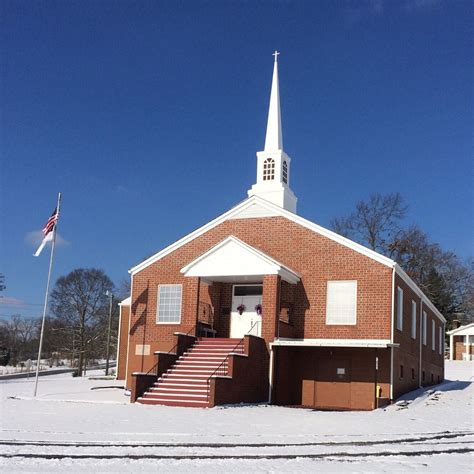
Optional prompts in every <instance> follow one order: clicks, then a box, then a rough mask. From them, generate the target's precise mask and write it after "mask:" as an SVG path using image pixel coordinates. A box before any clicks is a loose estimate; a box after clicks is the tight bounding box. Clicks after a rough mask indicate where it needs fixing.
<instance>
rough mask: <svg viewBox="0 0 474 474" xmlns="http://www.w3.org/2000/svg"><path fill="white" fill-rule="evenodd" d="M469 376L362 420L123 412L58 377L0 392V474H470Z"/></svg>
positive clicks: (133, 407)
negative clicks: (35, 387)
mask: <svg viewBox="0 0 474 474" xmlns="http://www.w3.org/2000/svg"><path fill="white" fill-rule="evenodd" d="M473 369H474V363H473V362H447V364H446V377H447V379H448V380H447V381H446V382H444V383H443V384H440V385H437V386H434V387H432V388H431V389H428V390H418V391H416V392H412V393H410V394H408V395H407V396H406V397H404V398H403V399H402V400H399V401H398V402H397V404H395V405H392V406H390V407H388V408H386V409H381V410H375V411H373V412H324V411H317V410H310V409H296V408H283V407H275V406H264V405H259V406H228V407H216V408H212V409H195V408H173V407H162V406H146V405H139V404H129V403H128V398H127V397H125V396H124V394H123V390H121V389H120V388H113V387H120V386H121V385H122V383H121V382H120V381H114V380H90V379H89V378H72V377H71V376H70V375H68V374H66V375H53V376H48V377H43V378H41V379H40V381H39V390H38V397H37V399H32V397H31V395H32V391H33V383H34V380H33V379H30V380H11V381H2V382H0V471H2V472H17V471H29V472H32V471H34V472H38V471H42V472H54V471H60V470H61V471H63V470H66V471H69V472H71V471H80V472H84V471H92V472H107V471H108V472H111V471H114V472H117V471H122V472H124V471H125V472H136V471H159V472H175V473H176V472H179V473H181V472H184V471H191V472H224V471H225V472H314V471H323V472H335V471H338V472H402V471H403V472H408V471H410V472H411V471H427V472H428V471H429V472H459V471H461V472H467V471H470V472H472V471H473V470H474V459H473V454H474V419H473V417H474V411H473V394H474V386H473V384H472V382H473V381H474V373H473ZM90 375H91V374H89V376H90ZM100 387H102V388H100ZM107 387H108V388H107ZM92 388H94V390H91V389H92Z"/></svg>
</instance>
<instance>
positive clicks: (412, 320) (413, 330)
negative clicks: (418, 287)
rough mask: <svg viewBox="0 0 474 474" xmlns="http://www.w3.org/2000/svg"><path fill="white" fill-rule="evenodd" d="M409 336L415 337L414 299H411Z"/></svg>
mask: <svg viewBox="0 0 474 474" xmlns="http://www.w3.org/2000/svg"><path fill="white" fill-rule="evenodd" d="M411 337H412V339H416V301H413V300H412V301H411Z"/></svg>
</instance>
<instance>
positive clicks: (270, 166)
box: [263, 158, 275, 181]
mask: <svg viewBox="0 0 474 474" xmlns="http://www.w3.org/2000/svg"><path fill="white" fill-rule="evenodd" d="M272 179H275V160H274V159H273V158H267V159H266V160H265V161H264V162H263V180H264V181H271V180H272Z"/></svg>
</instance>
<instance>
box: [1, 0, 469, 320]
mask: <svg viewBox="0 0 474 474" xmlns="http://www.w3.org/2000/svg"><path fill="white" fill-rule="evenodd" d="M0 10H1V25H0V26H1V33H0V34H1V43H2V53H1V54H2V58H1V59H2V67H1V69H2V73H1V92H0V93H1V104H2V105H1V142H0V147H1V148H0V151H1V190H2V191H1V203H0V212H1V222H2V231H1V239H2V240H1V245H0V248H1V253H0V259H1V261H0V272H2V273H4V274H5V275H6V283H7V290H6V291H5V292H4V297H3V304H0V315H1V317H5V316H8V315H10V314H13V313H22V314H25V315H38V314H40V313H41V304H42V301H43V297H44V287H45V284H46V274H47V267H48V252H43V254H42V255H41V256H40V257H39V258H36V259H35V258H34V257H32V253H33V252H34V251H35V245H34V243H33V242H32V240H34V238H32V236H33V237H34V235H35V234H31V233H32V232H33V233H34V232H36V233H37V232H38V231H39V230H40V229H41V228H42V226H43V225H44V223H45V220H46V219H47V218H48V217H49V215H50V214H51V212H52V210H53V208H54V206H55V201H56V197H57V192H58V191H61V192H62V193H63V207H62V215H61V218H60V223H59V233H60V235H61V237H62V239H63V242H62V244H61V245H59V246H58V248H57V258H56V260H55V268H54V274H53V280H55V279H56V278H57V277H59V276H60V275H64V274H66V273H68V272H69V271H71V270H73V269H74V268H78V267H98V268H102V269H104V270H105V271H106V273H107V274H108V275H109V276H110V277H111V278H112V279H113V280H114V281H115V282H119V281H120V280H121V279H123V278H126V277H127V276H128V274H127V270H128V269H129V268H130V267H131V266H133V265H134V264H136V263H138V262H139V261H141V260H143V259H144V258H145V257H147V256H149V255H151V254H152V253H154V252H156V251H158V250H159V249H161V248H162V247H164V246H166V245H167V244H169V243H171V242H173V241H174V240H176V239H177V238H179V237H181V236H183V235H185V234H187V233H188V232H189V231H191V230H193V229H195V228H196V227H199V226H200V225H202V224H204V223H206V222H207V221H209V220H210V219H212V218H214V217H216V216H217V215H219V214H221V213H222V212H224V211H226V210H227V209H229V208H230V207H232V206H233V205H234V204H236V203H237V202H239V201H241V200H242V199H244V198H245V197H246V192H247V189H249V188H250V186H251V185H252V184H253V183H254V182H255V174H256V157H255V152H257V151H259V150H261V149H262V148H263V144H264V135H265V126H266V114H267V110H268V100H269V94H270V84H271V74H272V61H273V57H272V56H271V54H272V52H273V51H274V50H275V49H278V50H279V51H281V55H280V56H279V64H280V92H281V101H282V103H281V107H282V122H283V136H284V147H285V150H286V152H287V153H288V154H289V155H290V156H291V157H292V182H291V187H292V189H293V190H294V192H295V194H296V195H297V196H298V198H299V203H298V213H299V214H300V215H302V216H304V217H306V218H309V219H310V220H313V221H315V222H317V223H318V224H320V225H323V226H329V222H330V220H331V218H333V217H335V216H339V215H344V214H347V213H349V212H350V211H351V210H352V208H353V207H354V204H355V202H356V201H357V200H359V199H361V198H365V197H367V196H368V195H369V194H370V193H372V192H381V193H388V192H393V191H398V192H400V193H401V194H402V195H403V197H404V198H405V199H406V202H407V203H408V204H409V206H410V216H409V219H408V222H416V223H418V224H419V225H420V226H421V227H422V228H423V229H424V230H425V231H427V232H428V233H429V235H430V237H431V238H432V240H434V241H436V242H439V243H440V244H441V245H442V246H443V247H445V248H447V249H452V250H454V251H456V252H458V253H459V254H460V255H461V256H463V257H467V256H469V255H470V254H471V252H472V217H473V212H472V211H473V207H472V205H473V199H472V198H473V195H472V178H473V173H472V171H473V168H472V145H473V143H472V129H473V115H472V114H473V112H472V110H473V88H472V84H473V63H472V57H473V42H472V31H473V12H472V3H471V2H468V1H455V2H446V1H441V0H440V1H437V0H413V1H403V0H399V1H396V2H392V1H383V0H378V1H375V0H374V1H362V0H360V1H342V0H341V1H338V2H333V1H298V2H297V1H289V0H288V1H255V2H247V1H217V0H213V1H199V0H194V1H191V0H188V1H177V2H171V1H131V0H130V1H87V0H85V1H84V0H82V1H64V2H61V1H54V2H53V1H41V2H31V1H21V0H15V1H12V0H4V1H3V2H1V5H0Z"/></svg>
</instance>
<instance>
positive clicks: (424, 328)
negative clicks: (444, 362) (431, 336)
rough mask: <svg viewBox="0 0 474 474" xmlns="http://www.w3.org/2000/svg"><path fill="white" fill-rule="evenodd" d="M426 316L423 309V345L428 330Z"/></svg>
mask: <svg viewBox="0 0 474 474" xmlns="http://www.w3.org/2000/svg"><path fill="white" fill-rule="evenodd" d="M427 320H428V318H427V316H426V311H423V345H425V346H426V331H427V330H428V321H427Z"/></svg>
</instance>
